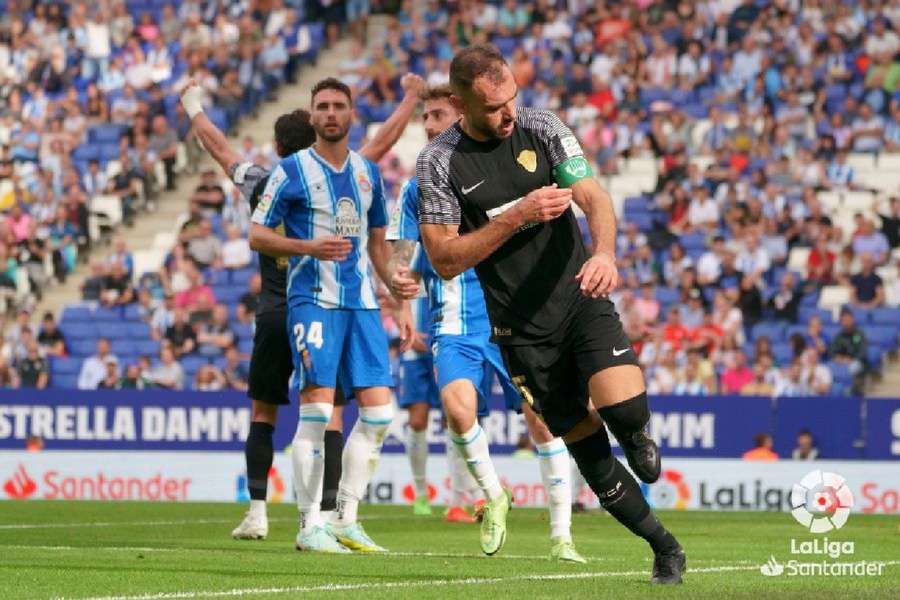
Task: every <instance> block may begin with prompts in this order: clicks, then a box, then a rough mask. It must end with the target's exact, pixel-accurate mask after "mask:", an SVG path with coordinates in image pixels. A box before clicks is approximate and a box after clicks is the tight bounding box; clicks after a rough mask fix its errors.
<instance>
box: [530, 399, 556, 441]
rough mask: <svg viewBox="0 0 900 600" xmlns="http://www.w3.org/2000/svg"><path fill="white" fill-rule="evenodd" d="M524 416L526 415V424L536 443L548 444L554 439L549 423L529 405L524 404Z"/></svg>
mask: <svg viewBox="0 0 900 600" xmlns="http://www.w3.org/2000/svg"><path fill="white" fill-rule="evenodd" d="M522 416H524V417H525V425H526V426H527V427H528V433H529V434H530V435H531V439H533V440H534V443H535V444H546V443H547V442H549V441H551V440H553V437H554V436H553V434H552V433H550V429H549V428H548V427H547V424H546V423H544V421H543V420H542V419H541V418H540V417H539V416H538V415H537V413H535V412H534V411H533V410H531V408H529V407H528V406H527V405H523V406H522Z"/></svg>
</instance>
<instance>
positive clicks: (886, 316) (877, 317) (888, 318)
mask: <svg viewBox="0 0 900 600" xmlns="http://www.w3.org/2000/svg"><path fill="white" fill-rule="evenodd" d="M869 320H870V322H871V323H873V324H875V325H894V326H896V327H900V310H898V309H896V308H873V309H872V312H871V314H870V315H869Z"/></svg>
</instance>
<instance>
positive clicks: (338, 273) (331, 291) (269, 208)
mask: <svg viewBox="0 0 900 600" xmlns="http://www.w3.org/2000/svg"><path fill="white" fill-rule="evenodd" d="M253 222H254V223H258V224H260V225H265V226H266V227H275V226H277V225H278V224H280V223H283V224H284V231H285V234H286V235H287V236H288V237H290V238H295V239H303V240H310V239H315V238H321V237H325V236H329V235H337V236H341V237H345V238H349V239H350V240H352V241H353V250H352V251H351V252H350V255H349V256H348V257H347V258H346V260H344V261H343V262H340V263H337V262H333V261H320V260H318V259H316V258H314V257H312V256H294V257H291V261H290V270H289V271H288V280H287V296H288V304H289V305H290V306H295V305H297V304H302V303H309V302H311V303H314V304H318V305H319V306H322V307H324V308H348V309H373V310H374V309H378V299H377V298H376V295H375V282H374V279H373V276H372V272H371V268H370V263H369V253H368V241H369V229H371V228H377V227H384V226H385V225H387V209H386V208H385V203H384V184H383V182H382V180H381V172H380V171H379V170H378V167H377V166H376V165H375V163H373V162H372V161H370V160H367V159H365V158H363V157H362V156H360V155H359V154H357V153H356V152H353V151H352V150H351V151H350V154H349V156H348V157H347V160H346V162H345V163H344V166H343V167H342V168H341V169H340V170H335V169H334V167H332V166H331V165H329V164H328V163H327V162H326V161H325V159H323V158H322V157H320V156H319V155H318V154H316V152H315V150H313V149H312V148H307V149H305V150H301V151H299V152H297V153H296V154H292V155H291V156H288V157H286V158H285V159H283V160H282V161H281V163H279V165H278V166H277V167H276V168H275V170H274V171H272V174H271V175H270V176H269V182H268V184H267V185H266V188H265V190H264V191H263V195H262V198H261V199H260V201H259V205H258V206H257V207H256V210H255V211H254V213H253Z"/></svg>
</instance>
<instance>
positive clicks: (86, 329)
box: [59, 321, 99, 341]
mask: <svg viewBox="0 0 900 600" xmlns="http://www.w3.org/2000/svg"><path fill="white" fill-rule="evenodd" d="M59 330H60V331H61V332H62V334H63V337H64V338H66V340H67V341H74V340H84V339H96V337H97V336H98V335H99V334H98V333H97V326H96V325H94V324H93V323H83V322H79V321H73V322H71V323H70V322H66V323H64V324H62V325H60V326H59Z"/></svg>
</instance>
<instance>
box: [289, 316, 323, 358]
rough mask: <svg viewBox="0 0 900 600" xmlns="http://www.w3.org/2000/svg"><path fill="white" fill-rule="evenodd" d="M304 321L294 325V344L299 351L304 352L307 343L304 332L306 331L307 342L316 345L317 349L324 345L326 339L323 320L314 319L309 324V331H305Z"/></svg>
mask: <svg viewBox="0 0 900 600" xmlns="http://www.w3.org/2000/svg"><path fill="white" fill-rule="evenodd" d="M304 329H305V328H304V327H303V323H297V324H296V325H294V344H296V346H297V352H299V353H302V352H303V350H304V348H305V346H306V344H304V343H303V338H304V335H303V334H304V333H306V336H305V337H306V343H307V344H309V345H310V346H315V347H316V349H319V348H321V347H322V344H323V343H325V340H324V339H323V338H322V321H313V322H312V323H310V324H309V331H304Z"/></svg>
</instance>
